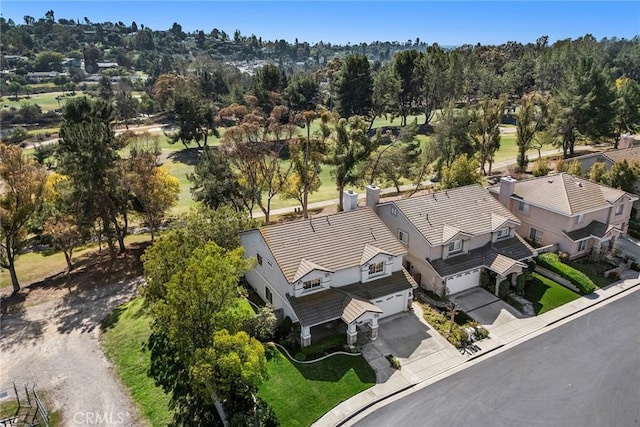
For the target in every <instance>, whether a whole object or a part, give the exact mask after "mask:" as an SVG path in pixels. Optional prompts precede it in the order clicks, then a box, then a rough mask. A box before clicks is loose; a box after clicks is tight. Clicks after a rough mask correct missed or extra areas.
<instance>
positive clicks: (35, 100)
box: [2, 91, 84, 112]
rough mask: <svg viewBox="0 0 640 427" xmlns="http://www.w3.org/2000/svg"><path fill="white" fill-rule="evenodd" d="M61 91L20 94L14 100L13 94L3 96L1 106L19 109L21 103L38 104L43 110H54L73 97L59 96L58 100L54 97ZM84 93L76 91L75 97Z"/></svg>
mask: <svg viewBox="0 0 640 427" xmlns="http://www.w3.org/2000/svg"><path fill="white" fill-rule="evenodd" d="M61 93H62V92H49V93H36V94H33V95H29V96H20V97H18V100H15V98H14V97H13V96H8V97H3V98H2V108H10V107H14V108H17V109H19V108H20V107H21V106H22V105H23V104H27V105H31V104H37V105H39V106H40V108H41V109H42V111H43V112H47V111H51V110H56V109H58V108H61V107H62V106H63V105H64V102H65V101H66V100H69V99H71V98H74V97H73V96H68V95H65V96H61V97H60V102H58V100H57V99H56V97H57V96H60V95H61ZM83 95H84V94H83V93H82V92H80V91H76V95H75V97H79V96H83Z"/></svg>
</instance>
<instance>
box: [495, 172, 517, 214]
mask: <svg viewBox="0 0 640 427" xmlns="http://www.w3.org/2000/svg"><path fill="white" fill-rule="evenodd" d="M516 182H518V181H517V180H516V179H514V178H511V177H510V176H505V177H504V178H502V179H500V194H499V195H498V201H499V202H500V203H502V205H503V206H505V207H506V208H507V209H509V210H511V195H512V194H513V193H515V191H516Z"/></svg>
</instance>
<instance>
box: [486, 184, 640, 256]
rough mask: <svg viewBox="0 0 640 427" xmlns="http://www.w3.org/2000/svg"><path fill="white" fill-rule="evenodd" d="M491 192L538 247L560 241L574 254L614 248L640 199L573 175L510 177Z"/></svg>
mask: <svg viewBox="0 0 640 427" xmlns="http://www.w3.org/2000/svg"><path fill="white" fill-rule="evenodd" d="M489 191H490V192H491V193H492V194H493V195H494V196H495V197H496V198H497V199H498V200H499V201H500V203H502V204H503V205H504V206H506V207H507V209H509V210H510V211H511V212H513V213H514V214H515V215H516V216H517V217H518V218H519V220H520V221H521V224H520V226H519V227H518V229H517V232H518V233H520V234H522V235H523V236H526V237H528V238H529V240H530V241H532V242H535V243H536V244H538V245H542V246H545V245H557V247H558V249H559V250H560V251H562V252H565V253H567V254H568V255H569V257H571V258H578V257H581V256H585V255H588V254H589V253H591V251H592V250H593V253H594V254H600V253H601V251H603V250H604V251H607V250H611V249H613V248H614V245H615V240H616V238H618V237H619V236H623V235H625V234H626V232H627V228H628V226H629V216H630V215H631V205H632V203H633V202H634V201H636V200H638V197H637V196H635V195H632V194H629V193H626V192H624V191H621V190H616V189H614V188H610V187H607V186H605V185H601V184H598V183H595V182H592V181H589V180H587V179H584V178H579V177H576V176H573V175H570V174H567V173H560V174H556V175H548V176H544V177H540V178H533V179H527V180H523V181H517V180H515V179H513V178H511V177H504V178H502V179H501V180H500V184H499V185H498V186H494V187H490V188H489Z"/></svg>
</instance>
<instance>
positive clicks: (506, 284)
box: [498, 279, 511, 299]
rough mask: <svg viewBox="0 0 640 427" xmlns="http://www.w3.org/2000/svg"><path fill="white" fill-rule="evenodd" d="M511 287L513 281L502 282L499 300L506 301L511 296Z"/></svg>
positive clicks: (499, 289)
mask: <svg viewBox="0 0 640 427" xmlns="http://www.w3.org/2000/svg"><path fill="white" fill-rule="evenodd" d="M509 286H511V281H510V280H509V279H505V280H503V281H502V282H500V287H499V288H498V298H500V299H505V298H506V297H507V295H508V294H509Z"/></svg>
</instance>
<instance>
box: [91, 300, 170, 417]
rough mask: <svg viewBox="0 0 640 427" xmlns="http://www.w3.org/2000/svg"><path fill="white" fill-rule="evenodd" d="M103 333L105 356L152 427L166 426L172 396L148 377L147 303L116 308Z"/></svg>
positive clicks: (132, 301) (142, 302) (148, 330)
mask: <svg viewBox="0 0 640 427" xmlns="http://www.w3.org/2000/svg"><path fill="white" fill-rule="evenodd" d="M101 329H102V330H103V335H102V344H103V346H104V349H105V353H106V355H107V357H108V358H109V359H110V360H111V361H112V362H113V364H114V365H115V369H116V372H117V373H118V376H119V377H120V379H121V380H122V382H123V383H124V385H125V386H126V387H127V388H128V389H129V392H130V393H131V397H132V399H133V401H134V402H135V403H136V405H138V407H139V408H140V412H141V413H142V414H143V415H144V417H145V418H146V419H147V420H149V422H150V424H151V425H152V426H166V425H167V424H168V423H169V422H170V421H171V419H172V417H173V414H172V413H171V411H170V410H169V396H168V395H167V394H166V393H165V392H164V391H163V390H162V388H161V387H158V386H156V385H155V383H154V380H153V379H152V378H150V377H148V376H147V370H148V369H149V366H150V363H151V361H150V353H149V350H148V349H147V348H146V346H145V344H146V342H147V339H148V338H149V334H150V332H151V328H150V325H149V316H148V314H147V313H146V311H145V307H144V300H143V299H142V298H136V299H134V300H131V301H130V302H128V303H126V304H124V305H122V306H120V307H118V308H116V309H115V310H114V311H113V312H112V313H111V314H110V315H109V316H107V318H105V320H104V321H103V325H102V328H101Z"/></svg>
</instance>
